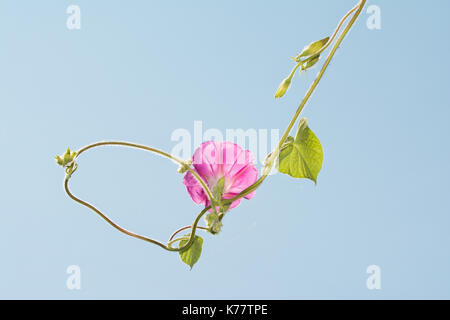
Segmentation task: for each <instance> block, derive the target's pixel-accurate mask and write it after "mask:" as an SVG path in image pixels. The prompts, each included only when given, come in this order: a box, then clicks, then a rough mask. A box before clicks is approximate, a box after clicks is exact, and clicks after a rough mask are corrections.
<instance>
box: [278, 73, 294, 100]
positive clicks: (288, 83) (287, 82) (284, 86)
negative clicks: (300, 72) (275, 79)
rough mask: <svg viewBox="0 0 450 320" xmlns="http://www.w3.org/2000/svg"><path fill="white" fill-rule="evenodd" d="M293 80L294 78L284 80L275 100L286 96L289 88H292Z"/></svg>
mask: <svg viewBox="0 0 450 320" xmlns="http://www.w3.org/2000/svg"><path fill="white" fill-rule="evenodd" d="M291 79H292V77H289V78H286V79H284V80H283V81H282V82H281V84H280V86H279V87H278V90H277V92H276V93H275V98H277V99H279V98H281V97H282V96H284V94H285V93H286V91H287V90H288V89H289V87H290V86H291Z"/></svg>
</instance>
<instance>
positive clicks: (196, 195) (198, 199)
mask: <svg viewBox="0 0 450 320" xmlns="http://www.w3.org/2000/svg"><path fill="white" fill-rule="evenodd" d="M183 184H184V185H185V186H186V189H187V192H188V193H189V195H190V196H191V198H192V200H193V201H194V202H195V203H196V204H201V203H202V204H206V202H207V201H208V196H207V195H206V193H205V191H204V190H203V188H202V186H201V184H200V183H199V182H198V181H197V179H195V177H194V176H193V175H192V173H190V172H187V173H186V174H185V176H184V178H183Z"/></svg>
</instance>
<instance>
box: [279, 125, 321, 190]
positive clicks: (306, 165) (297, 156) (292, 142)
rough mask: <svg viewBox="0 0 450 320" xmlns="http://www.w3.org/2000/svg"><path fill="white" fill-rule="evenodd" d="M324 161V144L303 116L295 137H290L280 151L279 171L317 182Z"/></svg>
mask: <svg viewBox="0 0 450 320" xmlns="http://www.w3.org/2000/svg"><path fill="white" fill-rule="evenodd" d="M322 161H323V150H322V145H321V143H320V141H319V139H318V138H317V137H316V135H315V134H314V132H312V131H311V129H309V127H308V123H307V120H306V119H305V118H302V119H300V123H299V125H298V130H297V134H296V136H295V139H294V138H292V137H290V138H289V140H287V142H286V143H285V144H284V148H282V150H281V152H280V157H279V163H278V171H280V172H281V173H285V174H288V175H290V176H291V177H294V178H307V179H310V180H312V181H314V182H315V183H317V176H318V175H319V172H320V169H322Z"/></svg>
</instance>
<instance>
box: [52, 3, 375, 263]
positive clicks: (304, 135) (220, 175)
mask: <svg viewBox="0 0 450 320" xmlns="http://www.w3.org/2000/svg"><path fill="white" fill-rule="evenodd" d="M365 3H366V0H361V1H360V2H359V3H358V4H357V5H356V6H355V7H353V8H352V9H351V10H350V11H349V12H347V14H345V16H344V17H343V18H342V19H341V20H340V22H339V23H338V25H337V27H336V29H335V31H334V32H333V34H332V36H331V37H327V38H324V39H322V40H319V41H316V42H313V43H311V44H309V45H308V46H306V47H305V48H304V49H303V50H302V52H301V53H300V54H298V55H297V56H296V57H295V58H292V59H293V60H294V62H295V63H296V64H295V66H294V68H293V69H292V71H291V72H290V74H289V76H288V77H287V78H286V79H284V80H283V81H282V82H281V84H280V86H279V88H278V90H277V91H276V93H275V98H281V97H283V96H284V95H285V94H286V92H287V90H288V89H289V87H290V85H291V82H292V79H293V77H294V75H295V73H296V72H297V70H299V73H301V72H303V71H305V70H307V69H309V68H311V67H313V66H314V65H316V64H317V62H318V61H319V59H320V56H321V54H322V53H323V52H324V51H325V50H326V49H327V48H328V47H330V46H331V45H332V44H333V42H334V41H335V40H336V37H337V40H336V41H335V42H334V44H333V46H332V48H331V50H330V52H329V54H328V56H327V58H326V60H325V62H324V64H323V66H322V68H321V69H320V71H319V73H318V74H317V76H316V78H315V80H314V81H313V83H312V84H311V86H310V87H309V89H308V91H307V92H306V94H305V96H304V98H303V99H302V101H301V103H300V105H299V106H298V108H297V110H296V112H295V114H294V116H293V117H292V119H291V121H290V122H289V125H288V127H287V129H286V130H285V132H284V134H283V136H282V138H281V139H280V141H279V142H278V144H277V146H276V148H275V149H274V150H273V151H272V152H271V153H269V155H268V156H267V157H266V160H265V162H264V168H263V170H262V174H261V176H260V177H259V178H257V171H256V175H255V170H256V168H255V167H254V166H253V163H252V159H251V155H250V154H249V152H247V151H244V150H242V149H241V148H240V147H239V146H237V145H234V144H230V143H216V142H214V141H210V142H205V143H203V144H202V145H201V146H200V147H199V148H198V149H197V150H196V152H195V154H194V156H193V159H191V160H182V159H178V158H177V157H174V156H173V155H171V154H169V153H167V152H164V151H162V150H159V149H156V148H152V147H148V146H145V145H140V144H136V143H131V142H124V141H102V142H96V143H93V144H90V145H87V146H85V147H83V148H81V149H79V150H78V151H71V150H70V149H67V151H66V153H65V154H63V155H62V156H57V157H56V161H57V163H58V164H59V165H61V166H62V167H64V169H65V173H66V174H65V177H64V190H65V191H66V193H67V195H68V196H69V197H70V198H71V199H73V200H74V201H76V202H78V203H79V204H81V205H83V206H85V207H87V208H89V209H91V210H92V211H94V212H95V213H97V214H98V215H99V216H100V217H101V218H103V219H104V220H105V221H106V222H108V223H109V224H110V225H111V226H113V227H114V228H116V229H117V230H119V231H120V232H122V233H124V234H126V235H128V236H131V237H134V238H137V239H141V240H144V241H147V242H149V243H152V244H155V245H157V246H159V247H161V248H163V249H165V250H168V251H177V252H179V253H180V256H181V259H182V260H183V261H184V262H185V263H186V264H188V265H189V266H191V268H192V266H193V265H194V264H195V263H196V262H197V260H198V259H199V257H200V254H201V247H202V243H203V239H202V238H201V237H199V236H198V235H196V232H197V229H200V230H205V231H208V232H210V233H212V234H216V233H218V232H220V229H221V226H222V222H221V221H222V219H223V217H224V216H225V214H226V213H227V212H228V211H229V210H230V209H232V208H233V207H234V206H236V205H238V204H239V202H240V201H241V199H242V198H244V197H245V198H251V197H252V196H253V194H254V191H255V190H256V189H257V188H258V187H259V186H260V185H261V184H262V183H263V182H264V180H265V179H266V178H267V177H268V175H269V173H270V172H271V170H272V169H273V166H274V165H275V164H276V165H277V168H278V170H279V171H280V172H282V173H286V174H289V175H290V176H292V177H295V178H307V179H311V180H313V181H314V182H316V179H317V176H318V174H319V172H320V169H321V167H322V160H323V151H322V147H321V144H320V141H319V139H318V138H317V137H316V136H315V134H314V133H313V132H312V131H311V130H310V129H309V127H308V125H307V122H306V119H304V118H302V119H300V121H299V124H298V129H297V132H296V135H295V137H292V136H290V135H289V134H290V132H291V131H292V129H293V127H294V125H295V123H296V122H297V120H298V118H299V116H300V114H301V112H302V110H303V108H304V107H305V105H306V103H307V102H308V100H309V98H310V97H311V95H312V93H313V92H314V90H315V89H316V87H317V85H318V84H319V82H320V80H321V79H322V77H323V75H324V73H325V71H326V69H327V68H328V66H329V64H330V62H331V60H332V58H333V56H334V54H335V53H336V51H337V49H338V48H339V46H340V44H341V43H342V41H343V40H344V38H345V36H346V35H347V33H348V32H349V31H350V29H351V28H352V26H353V24H354V23H355V21H356V20H357V19H358V16H359V15H360V13H361V11H362V9H363V7H364V5H365ZM350 17H351V18H350ZM349 18H350V20H349V22H348V23H347V25H346V26H345V28H344V30H343V31H342V32H341V33H340V35H339V36H338V34H339V31H340V30H341V28H342V26H343V25H344V24H345V22H346V21H347V20H348V19H349ZM101 146H122V147H129V148H136V149H141V150H145V151H149V152H152V153H155V154H157V155H159V156H162V157H165V158H167V159H170V160H172V161H174V162H176V163H178V165H179V168H178V172H180V173H183V174H185V176H184V180H183V183H184V184H185V185H186V188H187V190H188V192H189V194H190V195H191V197H192V199H193V200H194V202H196V203H203V204H204V205H205V208H204V209H203V210H201V211H200V213H199V214H198V215H197V217H196V218H195V220H194V221H193V223H192V225H188V226H184V227H182V228H180V229H178V230H176V231H175V232H174V233H173V234H172V235H171V236H170V238H169V240H168V241H167V242H166V243H163V242H160V241H158V240H154V239H151V238H148V237H145V236H142V235H139V234H136V233H134V232H131V231H128V230H126V229H124V228H122V227H120V226H119V225H118V224H116V223H115V222H114V221H112V220H111V219H110V218H108V217H107V216H106V215H105V214H104V213H103V212H101V211H100V210H99V209H97V208H96V207H95V206H93V205H92V204H90V203H88V202H86V201H84V200H82V199H80V198H78V197H76V196H75V195H74V194H73V193H72V192H71V190H70V189H69V181H70V178H71V177H72V174H73V173H74V172H75V171H76V170H77V168H78V163H77V160H78V158H79V157H80V156H81V155H82V154H83V153H85V152H86V151H88V150H91V149H94V148H97V147H101ZM230 161H231V162H230ZM249 181H250V182H249ZM207 212H208V214H206V213H207ZM205 214H206V216H205ZM203 216H205V220H206V223H207V226H206V227H202V226H199V225H198V224H199V222H200V219H201V218H202V217H203ZM185 230H189V233H188V234H187V235H184V236H182V237H179V238H175V237H176V235H177V234H179V233H180V232H182V231H185ZM175 243H179V245H178V246H177V247H174V244H175Z"/></svg>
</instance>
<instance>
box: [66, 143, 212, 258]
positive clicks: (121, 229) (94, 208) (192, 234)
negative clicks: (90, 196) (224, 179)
mask: <svg viewBox="0 0 450 320" xmlns="http://www.w3.org/2000/svg"><path fill="white" fill-rule="evenodd" d="M107 145H115V146H125V147H130V148H137V149H142V150H147V151H151V152H154V153H156V154H159V155H161V156H163V157H166V158H169V159H171V160H173V161H175V162H177V163H178V164H180V165H185V163H184V161H183V160H181V159H178V158H176V157H174V156H172V155H171V154H169V153H167V152H164V151H161V150H158V149H156V148H151V147H148V146H144V145H140V144H136V143H131V142H124V141H102V142H96V143H93V144H90V145H87V146H85V147H83V148H81V149H80V150H78V151H77V153H76V157H75V159H74V161H75V160H76V159H77V158H78V157H79V156H80V155H81V154H82V153H84V152H86V151H87V150H89V149H93V148H96V147H100V146H107ZM186 169H187V170H188V171H189V172H191V173H192V175H193V176H194V177H195V178H196V179H197V180H198V182H199V183H200V184H201V185H202V187H203V189H204V190H205V192H206V194H207V195H208V198H209V200H210V203H212V204H215V200H214V198H213V196H212V194H211V191H210V190H209V188H208V186H207V185H206V184H205V182H204V181H203V179H202V178H201V177H200V176H199V175H198V173H197V172H196V171H195V170H193V169H192V168H190V167H188V166H186ZM70 178H71V174H66V176H65V178H64V190H65V191H66V193H67V195H68V196H69V197H70V198H71V199H72V200H74V201H76V202H78V203H79V204H81V205H83V206H85V207H87V208H89V209H91V210H92V211H94V212H96V213H97V214H98V215H99V216H100V217H101V218H103V219H104V220H105V221H106V222H108V223H109V224H110V225H111V226H113V227H114V228H116V229H117V230H119V231H120V232H122V233H124V234H126V235H128V236H131V237H134V238H137V239H141V240H144V241H147V242H150V243H153V244H155V245H157V246H159V247H161V248H163V249H166V250H168V251H181V250H184V249H186V248H188V247H189V246H191V244H192V243H193V241H194V238H195V231H196V229H197V228H200V227H197V224H198V222H199V221H200V218H201V217H202V216H203V215H204V214H205V212H206V211H207V210H209V209H212V210H215V205H214V206H208V207H206V208H205V209H203V210H202V211H201V212H200V213H199V214H198V216H197V218H196V219H195V221H194V223H193V224H192V225H191V226H189V227H190V228H191V229H192V231H191V234H190V237H189V241H188V242H187V243H186V244H185V245H184V246H182V247H179V248H173V247H171V246H170V244H168V245H166V244H163V243H162V242H160V241H157V240H154V239H151V238H148V237H145V236H141V235H139V234H136V233H134V232H131V231H128V230H126V229H124V228H122V227H121V226H119V225H118V224H116V223H115V222H114V221H112V220H111V219H110V218H108V217H107V216H106V215H105V214H104V213H103V212H101V211H100V210H99V209H97V208H96V207H95V206H93V205H92V204H90V203H88V202H86V201H84V200H82V199H80V198H78V197H76V196H75V195H74V194H73V193H72V192H71V191H70V189H69V180H70ZM201 228H203V227H201Z"/></svg>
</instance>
